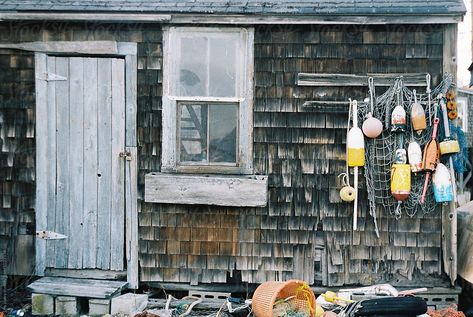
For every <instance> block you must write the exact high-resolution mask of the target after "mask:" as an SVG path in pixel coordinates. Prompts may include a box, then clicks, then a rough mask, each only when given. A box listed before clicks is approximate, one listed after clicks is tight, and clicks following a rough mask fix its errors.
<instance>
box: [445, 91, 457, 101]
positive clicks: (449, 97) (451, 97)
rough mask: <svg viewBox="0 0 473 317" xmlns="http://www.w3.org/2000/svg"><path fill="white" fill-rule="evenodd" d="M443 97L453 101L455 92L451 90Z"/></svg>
mask: <svg viewBox="0 0 473 317" xmlns="http://www.w3.org/2000/svg"><path fill="white" fill-rule="evenodd" d="M445 97H446V98H447V99H449V100H451V99H454V98H455V92H454V91H453V90H449V91H448V92H447V94H446V95H445Z"/></svg>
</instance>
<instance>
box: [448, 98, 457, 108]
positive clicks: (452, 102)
mask: <svg viewBox="0 0 473 317" xmlns="http://www.w3.org/2000/svg"><path fill="white" fill-rule="evenodd" d="M447 109H448V110H457V103H456V101H454V100H451V101H449V102H447Z"/></svg>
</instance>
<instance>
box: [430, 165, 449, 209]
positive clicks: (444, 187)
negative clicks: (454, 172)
mask: <svg viewBox="0 0 473 317" xmlns="http://www.w3.org/2000/svg"><path fill="white" fill-rule="evenodd" d="M432 182H433V187H434V196H435V201H436V202H438V203H444V202H449V201H453V185H452V177H451V176H450V172H449V171H448V168H447V167H446V166H445V165H443V164H442V163H439V164H438V165H437V169H436V170H435V173H434V176H433V178H432Z"/></svg>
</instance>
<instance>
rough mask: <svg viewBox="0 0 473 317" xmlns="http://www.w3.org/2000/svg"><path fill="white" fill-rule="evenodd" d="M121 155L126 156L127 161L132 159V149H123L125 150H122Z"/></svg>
mask: <svg viewBox="0 0 473 317" xmlns="http://www.w3.org/2000/svg"><path fill="white" fill-rule="evenodd" d="M119 156H120V157H121V158H124V159H125V160H127V161H131V152H130V151H123V152H120V154H119Z"/></svg>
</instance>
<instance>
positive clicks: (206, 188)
mask: <svg viewBox="0 0 473 317" xmlns="http://www.w3.org/2000/svg"><path fill="white" fill-rule="evenodd" d="M267 201H268V177H267V176H262V175H185V174H167V173H150V174H147V175H146V176H145V202H151V203H165V204H190V205H216V206H235V207H264V206H266V204H267Z"/></svg>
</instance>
